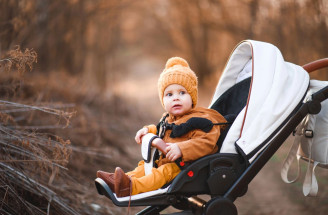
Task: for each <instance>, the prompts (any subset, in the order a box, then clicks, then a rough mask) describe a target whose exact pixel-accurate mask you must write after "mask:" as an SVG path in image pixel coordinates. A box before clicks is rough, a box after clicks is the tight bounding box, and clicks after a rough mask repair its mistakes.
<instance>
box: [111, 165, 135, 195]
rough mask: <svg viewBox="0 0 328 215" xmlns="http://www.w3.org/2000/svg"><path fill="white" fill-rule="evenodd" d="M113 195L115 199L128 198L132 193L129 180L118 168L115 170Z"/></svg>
mask: <svg viewBox="0 0 328 215" xmlns="http://www.w3.org/2000/svg"><path fill="white" fill-rule="evenodd" d="M114 178H115V193H116V196H117V197H125V196H130V195H131V192H132V190H131V189H132V187H131V185H132V184H131V183H132V182H131V179H130V177H129V176H127V175H125V173H124V171H123V170H122V169H121V168H120V167H116V169H115V175H114Z"/></svg>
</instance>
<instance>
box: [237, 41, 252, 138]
mask: <svg viewBox="0 0 328 215" xmlns="http://www.w3.org/2000/svg"><path fill="white" fill-rule="evenodd" d="M249 45H250V47H251V50H252V80H251V84H250V86H249V91H248V92H249V93H248V98H247V103H246V108H245V115H244V119H243V124H242V125H241V129H240V135H239V137H241V135H242V133H243V129H244V124H245V121H246V116H247V110H248V103H249V100H250V98H251V92H252V85H253V77H254V54H253V45H252V43H249Z"/></svg>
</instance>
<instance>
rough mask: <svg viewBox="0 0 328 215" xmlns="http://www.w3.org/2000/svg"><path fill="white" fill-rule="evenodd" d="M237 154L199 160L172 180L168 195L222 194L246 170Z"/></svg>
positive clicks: (222, 154)
mask: <svg viewBox="0 0 328 215" xmlns="http://www.w3.org/2000/svg"><path fill="white" fill-rule="evenodd" d="M246 166H247V165H246V162H245V161H244V159H243V158H242V157H241V156H240V155H239V154H230V153H217V154H213V155H208V156H205V157H203V158H200V159H198V160H196V161H194V162H193V163H192V164H190V165H189V166H188V167H187V168H186V169H184V170H182V171H181V172H180V173H179V175H178V176H177V177H176V178H175V179H174V180H173V182H172V184H171V187H170V189H169V190H168V192H169V193H183V194H189V195H194V194H211V195H218V194H224V192H225V191H226V190H228V189H229V187H230V186H231V184H233V183H234V182H235V181H236V180H237V179H238V177H239V176H240V175H241V174H242V173H243V171H244V170H245V169H246Z"/></svg>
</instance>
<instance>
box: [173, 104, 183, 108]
mask: <svg viewBox="0 0 328 215" xmlns="http://www.w3.org/2000/svg"><path fill="white" fill-rule="evenodd" d="M180 107H181V105H173V107H172V108H180Z"/></svg>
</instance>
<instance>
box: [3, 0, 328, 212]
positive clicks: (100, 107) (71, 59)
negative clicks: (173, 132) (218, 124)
mask: <svg viewBox="0 0 328 215" xmlns="http://www.w3.org/2000/svg"><path fill="white" fill-rule="evenodd" d="M245 39H253V40H260V41H265V42H269V43H272V44H274V45H275V46H277V47H278V48H279V49H280V50H281V52H282V54H283V56H284V58H285V60H286V61H289V62H292V63H295V64H299V65H304V64H306V63H308V62H311V61H314V60H317V59H320V58H325V57H328V42H327V41H328V40H327V39H328V1H326V0H315V1H312V0H281V1H271V0H263V1H260V0H230V1H224V0H166V1H164V0H152V1H146V0H139V1H134V0H56V1H50V0H0V83H1V84H0V93H1V94H0V95H1V98H0V133H1V137H0V172H1V175H0V212H1V214H124V213H126V209H125V208H123V209H122V208H118V207H115V206H114V205H113V204H112V203H111V202H110V201H109V200H108V199H106V198H105V197H102V196H99V195H98V194H97V192H96V189H95V187H94V179H95V174H96V171H97V170H98V169H102V170H105V171H113V170H114V168H115V166H121V167H123V168H124V169H125V170H129V169H131V168H132V167H134V166H135V164H136V162H137V161H138V160H139V159H140V158H141V157H140V155H139V154H138V153H135V151H139V148H138V146H137V145H136V144H135V143H134V140H133V139H134V135H135V132H136V131H137V129H138V128H140V127H141V126H143V125H145V124H148V123H156V122H157V120H158V119H159V117H160V116H161V113H162V111H163V110H162V107H161V105H160V103H159V100H158V97H157V78H158V76H159V74H160V73H161V71H162V69H163V68H164V65H165V62H166V60H167V59H168V58H169V57H172V56H181V57H183V58H185V59H187V60H188V62H189V63H190V66H191V68H192V69H193V70H194V71H195V72H196V73H197V75H198V77H199V81H200V104H201V105H202V106H207V105H208V104H209V102H210V99H211V96H212V94H213V93H214V88H215V85H216V83H217V82H218V79H219V77H220V74H221V71H222V70H223V68H224V65H225V63H226V61H227V59H228V57H229V55H230V53H231V52H232V50H233V48H234V47H235V46H236V45H237V44H238V43H239V42H240V41H242V40H245ZM312 77H313V78H316V79H321V80H328V72H327V70H324V71H318V72H315V73H313V74H312ZM288 147H289V146H288V144H287V146H283V147H282V149H280V150H279V151H278V153H277V154H276V155H275V156H274V157H273V158H272V159H271V161H270V162H269V163H268V164H267V165H266V166H265V167H264V169H263V170H262V171H261V173H260V174H259V175H258V176H257V177H256V178H255V179H254V181H253V182H252V183H251V184H250V189H249V192H248V193H247V194H246V196H244V197H242V198H241V199H238V200H237V201H236V204H237V207H238V210H239V214H241V215H242V214H327V212H328V177H327V176H328V174H327V171H323V170H322V171H321V170H317V171H318V176H319V188H320V190H319V196H318V197H317V198H305V197H303V194H302V191H301V182H300V183H296V184H293V185H285V184H284V183H283V182H282V180H281V179H280V174H279V173H280V167H281V163H282V160H283V159H284V156H285V155H286V151H287V150H288ZM303 168H304V166H303ZM139 209H140V208H133V210H132V211H137V210H139ZM168 211H170V209H169V210H168Z"/></svg>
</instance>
